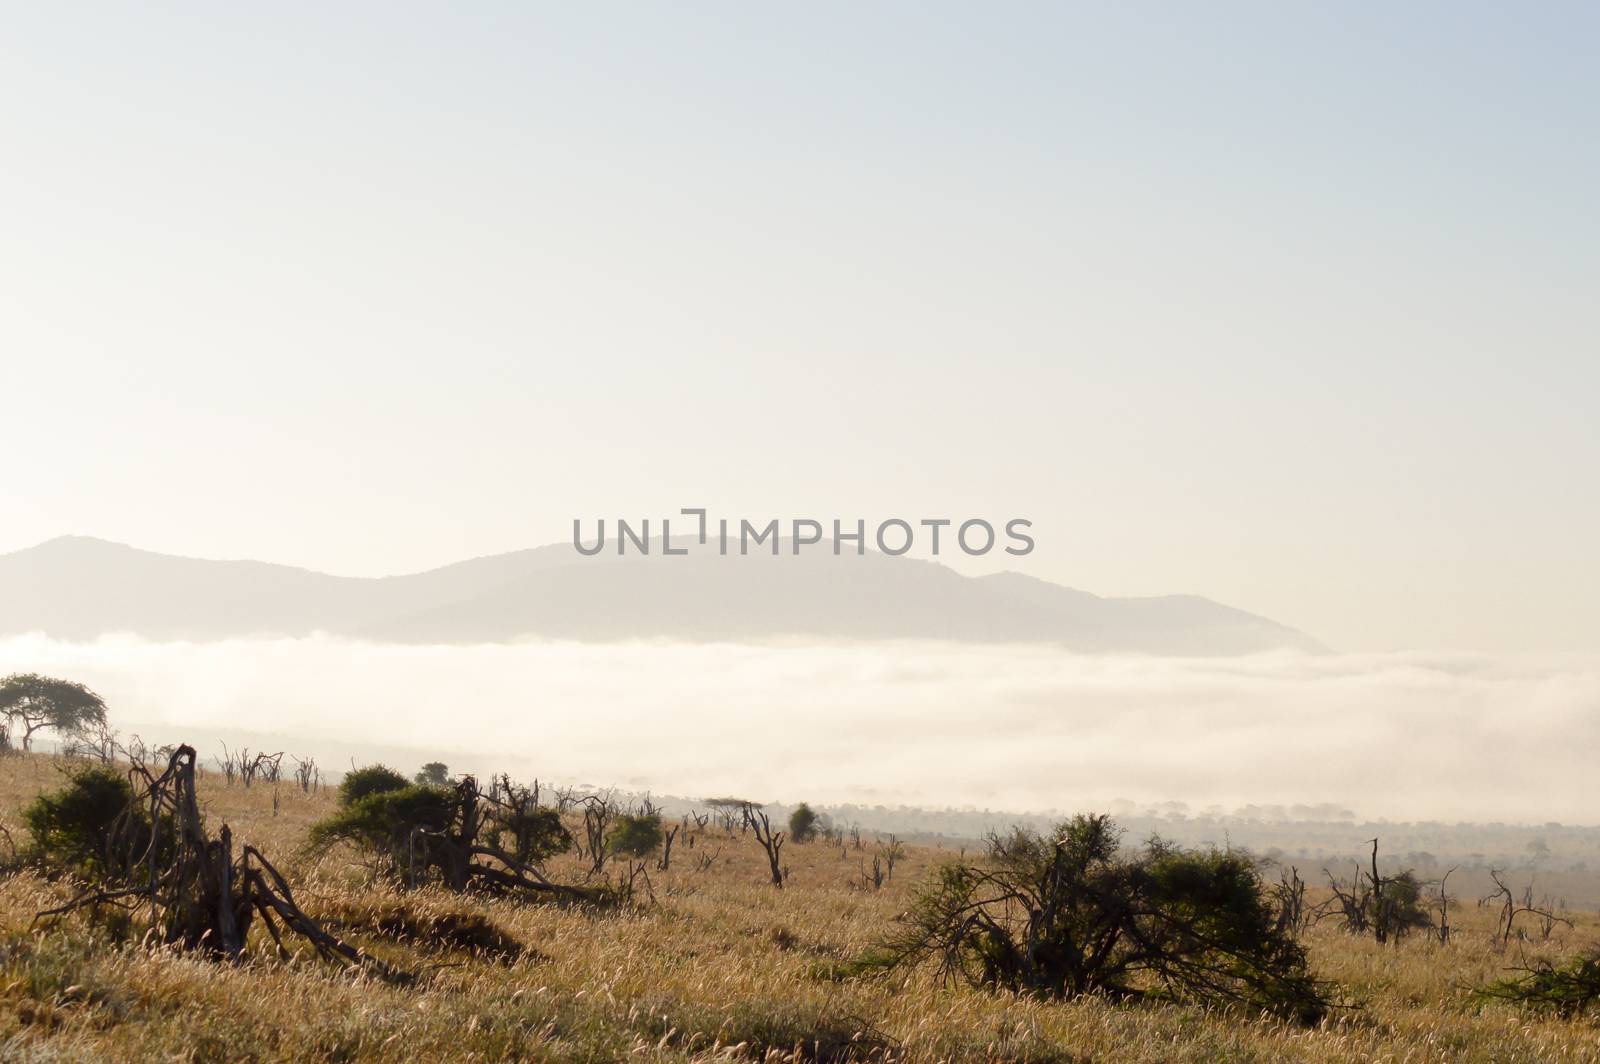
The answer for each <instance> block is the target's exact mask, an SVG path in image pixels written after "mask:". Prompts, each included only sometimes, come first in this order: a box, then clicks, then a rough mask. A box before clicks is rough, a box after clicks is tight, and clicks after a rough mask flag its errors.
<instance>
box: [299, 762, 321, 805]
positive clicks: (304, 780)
mask: <svg viewBox="0 0 1600 1064" xmlns="http://www.w3.org/2000/svg"><path fill="white" fill-rule="evenodd" d="M294 781H295V783H297V784H299V785H300V791H301V793H302V794H305V795H308V796H310V795H314V794H316V793H317V791H318V789H319V788H320V787H321V786H322V770H321V769H319V768H318V767H317V759H316V758H314V757H308V758H304V759H301V758H298V757H296V758H295V759H294Z"/></svg>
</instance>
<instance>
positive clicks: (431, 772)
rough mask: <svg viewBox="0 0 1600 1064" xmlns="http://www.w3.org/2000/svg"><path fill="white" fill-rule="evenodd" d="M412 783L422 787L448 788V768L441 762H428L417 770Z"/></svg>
mask: <svg viewBox="0 0 1600 1064" xmlns="http://www.w3.org/2000/svg"><path fill="white" fill-rule="evenodd" d="M414 782H416V783H418V784H420V785H422V786H424V787H448V786H449V785H450V766H449V765H447V764H445V763H444V762H443V761H429V762H428V763H427V764H426V765H423V766H422V768H421V769H420V770H418V772H417V775H416V777H415V780H414Z"/></svg>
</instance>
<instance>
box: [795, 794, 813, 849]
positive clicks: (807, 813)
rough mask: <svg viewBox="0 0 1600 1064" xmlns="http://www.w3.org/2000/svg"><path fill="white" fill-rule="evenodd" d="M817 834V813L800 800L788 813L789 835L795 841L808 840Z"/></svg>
mask: <svg viewBox="0 0 1600 1064" xmlns="http://www.w3.org/2000/svg"><path fill="white" fill-rule="evenodd" d="M816 834H817V814H816V812H815V811H814V810H813V809H812V808H811V807H810V806H809V805H807V804H806V803H804V802H801V803H800V804H799V805H797V806H795V807H794V812H792V813H790V814H789V837H790V838H791V839H793V840H794V841H795V842H810V841H811V840H812V839H813V838H815V837H816Z"/></svg>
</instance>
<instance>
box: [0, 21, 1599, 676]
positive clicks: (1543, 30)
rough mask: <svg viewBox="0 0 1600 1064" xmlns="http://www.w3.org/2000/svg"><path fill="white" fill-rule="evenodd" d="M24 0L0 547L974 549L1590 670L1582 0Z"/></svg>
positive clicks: (415, 556)
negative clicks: (964, 535) (943, 540)
mask: <svg viewBox="0 0 1600 1064" xmlns="http://www.w3.org/2000/svg"><path fill="white" fill-rule="evenodd" d="M1320 7H1321V10H1317V9H1314V8H1313V7H1312V5H1306V4H1285V3H1278V2H1272V3H1261V4H1224V3H1212V4H1203V5H1201V4H1176V3H1174V4H1170V5H1155V4H1130V5H1116V6H1112V5H1101V4H1095V5H1071V4H1049V5H1041V6H1030V5H1021V4H1000V5H992V4H983V5H980V4H930V3H916V4H889V3H877V4H870V5H861V4H841V5H828V4H806V5H801V6H792V7H788V8H786V9H780V8H778V7H777V6H776V5H750V4H726V5H720V4H709V3H706V4H694V5H681V4H674V5H667V4H658V5H644V4H626V5H624V4H615V5H602V4H595V5H577V4H559V5H549V6H545V7H539V6H535V5H531V4H520V3H519V4H508V5H504V6H497V5H491V4H475V5H471V7H470V13H463V12H460V11H454V12H452V11H449V10H447V9H446V7H445V6H444V5H431V6H421V5H414V4H396V3H392V2H391V3H384V4H370V5H361V4H354V3H344V4H336V5H329V4H306V5H299V4H288V3H285V4H275V5H271V6H269V7H260V6H255V7H253V8H249V7H247V6H246V5H215V4H211V5H200V4H195V5H188V6H185V5H161V7H160V10H155V9H154V6H153V5H133V4H129V5H120V6H114V7H113V6H107V7H92V6H87V5H67V4H60V5H57V4H48V5H47V4H12V5H7V10H6V13H5V20H4V30H3V32H0V99H4V101H5V103H4V104H3V105H0V144H3V145H4V149H3V150H4V162H3V164H0V198H3V202H4V205H5V208H4V209H5V214H4V217H5V224H4V232H3V236H0V399H3V403H4V407H3V409H4V415H3V416H0V472H3V474H4V488H3V491H0V550H11V549H16V548H20V547H24V546H28V545H31V544H32V543H34V542H37V541H39V540H42V539H45V538H48V537H50V536H54V535H58V534H62V533H69V532H73V533H84V534H91V535H98V536H103V537H106V538H110V539H116V540H121V541H126V542H132V543H134V544H136V545H139V546H145V547H149V548H153V549H160V550H166V551H171V552H174V553H184V554H194V555H201V556H212V557H244V556H250V557H259V558H265V559H269V560H275V561H285V562H291V563H295V564H301V565H306V566H310V567H314V568H321V569H326V570H330V571H335V572H341V573H352V574H379V573H387V572H393V571H399V570H410V569H418V568H425V567H428V566H432V565H437V564H441V563H444V562H447V561H452V560H455V559H458V558H461V557H466V556H471V555H478V554H485V553H491V552H496V551H502V550H508V549H513V548H517V547H523V546H530V545H534V544H539V543H544V542H551V541H558V540H562V539H565V538H566V537H567V536H568V535H569V534H570V528H571V521H572V519H573V518H574V517H575V516H583V517H585V518H593V517H597V516H601V515H605V516H610V517H615V516H617V515H626V516H659V515H660V514H661V513H662V512H663V511H666V512H671V511H675V510H676V509H677V508H678V507H680V506H690V505H697V504H698V505H704V506H708V507H710V508H711V509H712V510H713V512H720V513H723V514H727V515H729V516H735V517H737V516H741V515H745V516H751V517H766V516H769V515H770V516H781V517H790V516H809V517H817V518H823V519H828V518H833V517H841V518H852V517H855V516H862V517H866V518H878V517H887V516H908V517H915V516H944V517H955V518H958V519H959V518H964V517H969V516H986V517H990V518H992V519H997V520H1003V519H1005V518H1008V517H1012V516H1024V517H1029V518H1031V519H1033V520H1034V522H1035V530H1036V538H1037V541H1038V544H1039V547H1038V550H1037V551H1036V552H1035V553H1034V554H1033V555H1032V556H1031V557H1030V558H1028V559H1026V560H1025V565H1024V566H1022V567H1023V568H1025V569H1026V571H1029V572H1032V573H1034V574H1035V575H1038V576H1042V577H1046V578H1049V579H1054V580H1059V581H1062V582H1065V583H1069V584H1072V585H1075V586H1079V587H1083V588H1086V589H1089V590H1092V591H1097V592H1101V593H1109V594H1142V593H1160V592H1173V591H1189V592H1198V593H1202V594H1207V595H1210V596H1212V597H1214V598H1217V599H1220V600H1223V601H1225V602H1229V603H1231V604H1234V605H1238V606H1242V607H1244V608H1247V609H1252V610H1256V611H1259V612H1262V613H1266V614H1268V615H1270V616H1273V617H1275V618H1277V619H1279V620H1282V621H1284V622H1286V623H1289V624H1293V625H1296V626H1298V627H1301V628H1304V629H1305V630H1307V631H1309V632H1311V633H1313V634H1314V635H1316V636H1317V637H1319V638H1321V639H1323V640H1324V641H1326V642H1328V643H1330V644H1331V645H1334V646H1336V647H1339V648H1341V649H1348V650H1379V649H1387V648H1395V647H1457V648H1479V649H1491V650H1520V649H1538V650H1556V649H1585V648H1587V649H1591V650H1592V649H1595V648H1596V646H1597V643H1600V606H1597V603H1600V565H1597V564H1596V561H1595V551H1596V548H1597V545H1600V488H1597V484H1600V477H1597V475H1596V472H1597V465H1600V430H1597V429H1596V424H1595V413H1594V410H1595V405H1596V395H1597V393H1600V351H1597V343H1596V340H1597V335H1600V330H1597V324H1600V323H1597V316H1600V311H1597V306H1600V304H1597V302H1596V299H1595V294H1596V284H1595V282H1596V279H1597V265H1600V220H1597V215H1596V199H1595V189H1596V188H1597V187H1600V138H1597V137H1596V135H1595V134H1596V130H1597V129H1600V67H1597V65H1596V64H1595V62H1594V47H1595V42H1596V38H1597V34H1600V8H1597V7H1595V6H1593V5H1579V4H1572V5H1565V4H1556V3H1544V4H1539V5H1515V6H1514V5H1511V4H1500V5H1485V4H1471V3H1449V4H1422V3H1407V4H1403V5H1379V4H1375V3H1361V4H1356V3H1348V4H1340V5H1320Z"/></svg>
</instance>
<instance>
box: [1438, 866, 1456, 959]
mask: <svg viewBox="0 0 1600 1064" xmlns="http://www.w3.org/2000/svg"><path fill="white" fill-rule="evenodd" d="M1454 871H1455V868H1454V867H1451V868H1449V869H1448V870H1446V872H1445V874H1444V875H1443V876H1442V877H1441V878H1440V880H1439V897H1438V900H1437V901H1436V902H1435V905H1436V907H1437V908H1438V910H1439V928H1438V932H1439V944H1440V945H1441V946H1442V945H1444V944H1446V943H1447V942H1449V941H1450V895H1449V894H1447V893H1445V885H1446V884H1447V883H1449V882H1450V873H1451V872H1454Z"/></svg>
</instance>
